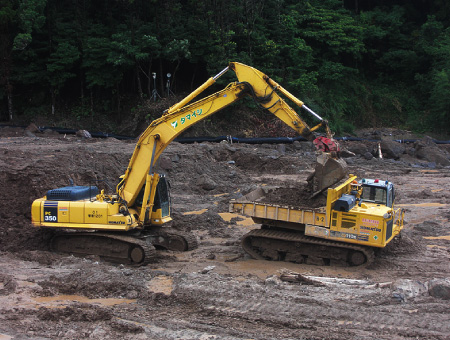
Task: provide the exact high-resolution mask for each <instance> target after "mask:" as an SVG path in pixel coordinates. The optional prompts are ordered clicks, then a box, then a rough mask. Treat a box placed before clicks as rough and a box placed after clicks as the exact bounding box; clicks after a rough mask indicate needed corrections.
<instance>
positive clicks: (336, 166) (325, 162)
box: [308, 153, 348, 196]
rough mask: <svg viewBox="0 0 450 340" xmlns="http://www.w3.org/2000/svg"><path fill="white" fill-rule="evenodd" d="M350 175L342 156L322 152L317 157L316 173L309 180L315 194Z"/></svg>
mask: <svg viewBox="0 0 450 340" xmlns="http://www.w3.org/2000/svg"><path fill="white" fill-rule="evenodd" d="M347 177H348V167H347V163H346V162H345V161H344V160H343V159H342V158H338V159H336V158H333V157H332V156H331V154H329V153H322V154H320V155H319V156H318V157H317V162H316V167H315V171H314V173H313V174H312V175H311V176H310V177H309V178H308V182H309V183H310V186H311V188H312V192H313V195H312V196H315V195H317V194H319V193H321V192H322V191H324V190H325V189H327V188H329V187H331V186H332V185H334V184H336V183H337V182H339V181H340V180H342V179H343V178H347Z"/></svg>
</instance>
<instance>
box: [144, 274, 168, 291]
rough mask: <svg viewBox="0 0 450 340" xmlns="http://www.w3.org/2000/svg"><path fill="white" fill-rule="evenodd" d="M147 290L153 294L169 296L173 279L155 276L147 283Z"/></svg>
mask: <svg viewBox="0 0 450 340" xmlns="http://www.w3.org/2000/svg"><path fill="white" fill-rule="evenodd" d="M147 288H148V290H150V291H152V292H153V293H163V294H165V295H170V294H171V293H172V291H173V279H172V278H171V277H170V276H165V275H159V276H155V277H154V278H153V279H151V280H150V281H149V283H148V284H147Z"/></svg>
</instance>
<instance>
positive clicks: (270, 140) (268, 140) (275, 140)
mask: <svg viewBox="0 0 450 340" xmlns="http://www.w3.org/2000/svg"><path fill="white" fill-rule="evenodd" d="M6 126H8V127H20V128H24V129H25V128H26V127H24V126H17V125H0V127H6ZM39 129H40V130H41V131H44V130H53V131H56V132H58V133H60V134H68V135H70V134H73V135H74V134H76V133H77V131H78V130H74V129H66V128H57V127H56V128H55V127H46V126H43V127H41V126H40V127H39ZM89 133H90V134H91V136H92V137H93V138H116V139H120V140H131V139H135V138H136V137H130V136H121V135H116V134H110V133H105V132H90V131H89ZM335 139H336V140H342V141H355V142H361V141H370V142H380V140H377V139H366V138H358V137H335ZM222 141H228V142H230V143H244V144H292V143H294V142H295V141H299V142H304V141H306V139H305V138H303V137H301V136H297V137H265V138H241V137H232V136H218V137H179V138H175V142H178V143H183V144H192V143H202V142H211V143H220V142H222ZM394 141H395V142H398V143H414V142H416V141H417V139H394ZM433 142H435V143H436V144H450V140H436V139H433Z"/></svg>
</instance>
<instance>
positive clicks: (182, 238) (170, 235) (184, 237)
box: [150, 227, 198, 251]
mask: <svg viewBox="0 0 450 340" xmlns="http://www.w3.org/2000/svg"><path fill="white" fill-rule="evenodd" d="M150 235H152V236H161V237H162V238H163V239H165V242H164V243H162V244H160V245H161V246H162V247H164V248H166V249H168V250H174V251H189V250H194V249H197V248H198V242H197V238H196V237H195V235H193V234H192V233H189V232H184V231H180V230H177V229H174V228H170V227H164V228H160V229H159V230H157V231H152V232H151V233H150ZM155 245H158V244H157V243H155Z"/></svg>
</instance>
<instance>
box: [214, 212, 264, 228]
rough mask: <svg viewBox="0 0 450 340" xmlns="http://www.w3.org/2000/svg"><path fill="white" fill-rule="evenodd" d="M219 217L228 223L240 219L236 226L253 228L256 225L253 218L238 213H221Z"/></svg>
mask: <svg viewBox="0 0 450 340" xmlns="http://www.w3.org/2000/svg"><path fill="white" fill-rule="evenodd" d="M219 216H220V217H222V219H223V220H224V221H226V222H230V221H231V219H232V218H239V220H238V221H236V224H237V225H240V226H251V225H253V224H255V222H253V220H252V218H251V217H247V216H244V215H241V214H237V213H219Z"/></svg>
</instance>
